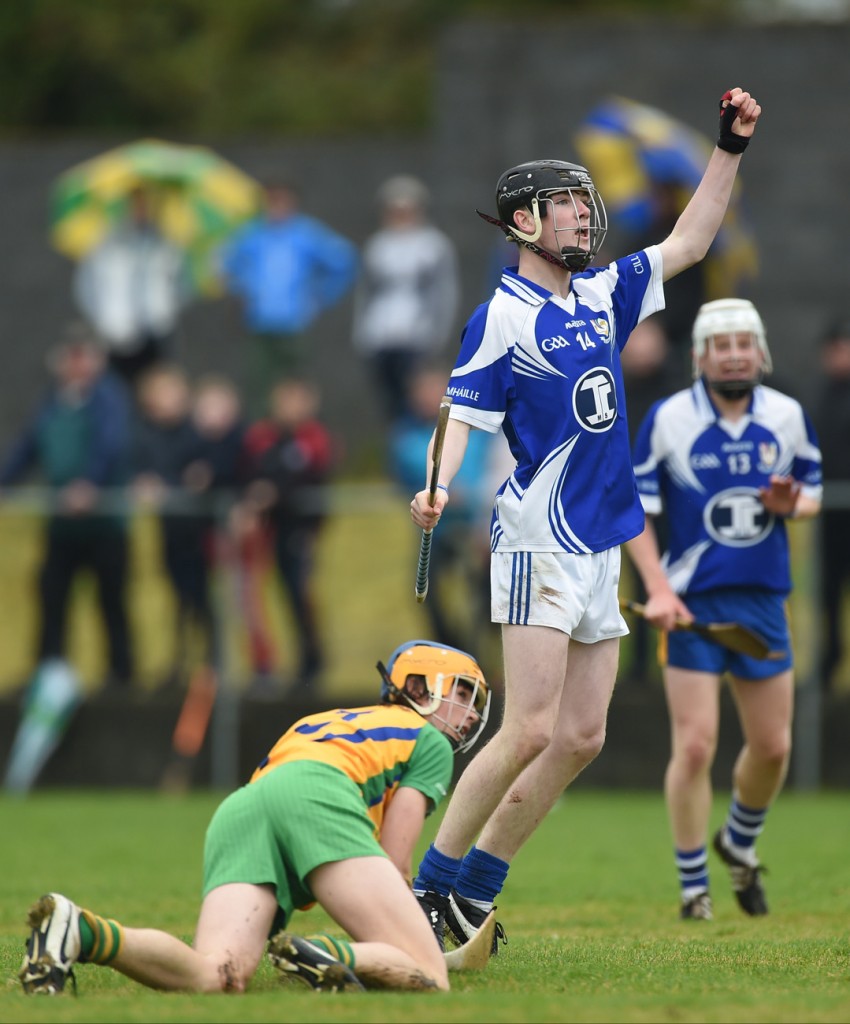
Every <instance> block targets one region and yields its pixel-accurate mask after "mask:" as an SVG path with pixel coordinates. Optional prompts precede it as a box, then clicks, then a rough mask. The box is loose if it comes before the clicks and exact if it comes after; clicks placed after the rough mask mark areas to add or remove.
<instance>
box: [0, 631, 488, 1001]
mask: <svg viewBox="0 0 850 1024" xmlns="http://www.w3.org/2000/svg"><path fill="white" fill-rule="evenodd" d="M378 668H379V671H380V672H381V678H382V685H381V703H380V704H376V705H372V706H369V707H362V708H350V709H336V710H332V711H327V712H324V713H321V714H315V715H309V716H307V717H306V718H302V719H301V720H300V721H298V722H296V723H295V724H294V725H293V726H292V727H291V728H290V729H289V730H287V732H286V733H285V734H284V735H283V736H281V738H280V739H279V740H278V742H277V743H276V744H275V745H274V747H273V748H272V750H271V751H270V752H269V754H268V755H267V756H266V757H264V758H263V760H262V761H261V762H260V765H259V766H258V768H257V770H256V771H255V772H254V774H253V776H252V778H251V781H250V782H249V783H248V784H247V785H245V786H243V787H241V788H240V789H238V790H236V791H235V792H234V793H232V794H230V796H228V797H227V798H226V799H225V800H224V802H223V803H222V804H221V805H220V806H219V808H218V810H217V811H216V812H215V814H214V816H213V819H212V821H211V823H210V825H209V828H208V830H207V836H206V843H205V847H204V886H203V892H204V898H203V903H202V905H201V910H200V915H199V917H198V924H197V928H196V932H195V941H194V944H193V945H192V946H189V945H187V944H186V943H184V942H181V941H180V940H179V939H177V938H175V937H174V936H172V935H169V934H168V933H166V932H162V931H158V930H154V929H149V928H130V927H124V926H122V925H120V924H119V923H118V922H116V921H113V920H111V919H107V918H103V917H100V916H98V915H97V914H94V913H92V912H91V911H89V910H85V909H82V908H80V907H78V906H77V905H76V904H74V903H72V902H71V900H69V899H68V898H67V897H66V896H63V895H61V894H59V893H48V894H47V895H45V896H42V897H41V898H40V899H39V900H38V901H37V902H36V903H35V904H34V905H33V907H32V908H31V909H30V913H29V926H30V928H31V930H32V931H31V935H30V938H29V941H28V943H27V951H26V955H25V957H24V963H23V966H22V968H21V972H20V978H21V982H22V984H23V987H24V991H25V992H28V993H46V994H54V993H57V992H61V991H62V990H63V989H64V987H65V984H66V981H67V979H68V978H69V977H71V978H72V979H73V967H74V964H75V963H93V964H108V965H109V966H111V967H113V968H114V969H115V970H117V971H120V972H121V973H122V974H125V975H127V976H128V977H130V978H133V979H134V980H136V981H139V982H141V983H142V984H144V985H148V986H149V987H151V988H157V989H168V990H178V991H189V992H216V991H231V992H243V991H244V990H245V988H246V987H247V985H248V983H249V981H250V979H251V978H252V976H253V974H254V972H255V971H256V970H257V967H258V965H259V963H260V960H261V958H262V956H263V952H264V950H265V949H266V944H267V943H268V955H269V957H270V959H271V961H272V963H273V964H274V965H275V966H276V967H277V968H278V969H279V970H280V971H281V973H282V976H283V977H284V978H287V979H289V978H292V979H296V980H299V981H302V982H305V983H306V984H308V985H310V986H311V987H312V988H315V989H321V990H325V991H343V990H346V989H359V988H364V987H375V988H397V989H419V990H421V989H447V988H448V987H449V982H448V974H447V964H446V960H445V959H444V956H443V954H442V952H441V950H440V948H439V945H438V943H437V940H436V938H435V937H434V934H433V932H432V930H431V927H430V925H429V922H428V920H427V918H426V917H425V916H424V915H423V914H422V911H421V909H420V907H419V905H418V903H417V901H416V898H415V896H414V895H413V893H412V892H411V890H410V886H409V879H410V874H411V858H412V855H413V851H414V846H415V844H416V842H417V840H418V838H419V835H420V832H421V830H422V826H423V823H424V821H425V817H426V815H427V814H428V813H430V811H432V810H433V809H434V807H435V806H436V805H437V804H438V803H439V802H440V800H441V799H442V798H443V797H444V796H445V795H446V792H447V790H448V787H449V785H450V783H451V778H452V751H453V750H454V751H455V752H456V751H459V750H468V749H469V748H470V747H471V746H472V744H473V743H474V742H475V740H476V739H477V738H478V736H479V735H480V733H481V730H482V729H483V727H484V724H485V723H486V720H487V714H488V710H489V704H490V692H489V688H488V686H487V683H486V681H485V679H484V676H483V674H482V672H481V669H480V668H479V666H478V664H477V663H476V661H475V660H474V658H472V657H471V656H470V655H468V654H465V653H464V652H463V651H458V650H456V649H454V648H451V647H443V646H440V645H438V644H433V643H430V642H429V641H425V640H414V641H412V642H410V643H406V644H403V645H402V646H400V647H398V648H397V649H396V650H395V651H394V652H393V654H392V656H391V657H390V659H389V663H388V665H387V667H386V668H385V667H384V666H383V664H382V663H380V662H379V663H378ZM314 902H316V903H318V904H320V905H321V906H322V907H323V908H324V909H325V911H327V913H328V914H329V915H330V916H331V917H332V918H333V919H334V921H336V922H337V924H339V925H340V926H341V927H342V928H343V929H344V930H345V931H346V932H347V933H348V936H350V940H349V939H340V938H332V937H330V936H327V935H321V936H312V937H310V938H309V939H304V938H301V937H299V936H297V935H294V934H292V933H291V932H288V931H285V930H284V929H285V927H286V926H287V924H288V923H289V920H290V917H291V916H292V913H293V911H294V910H295V909H296V908H303V909H306V908H307V906H308V905H310V904H312V903H314ZM75 984H76V982H75Z"/></svg>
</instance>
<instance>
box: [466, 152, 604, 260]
mask: <svg viewBox="0 0 850 1024" xmlns="http://www.w3.org/2000/svg"><path fill="white" fill-rule="evenodd" d="M558 193H566V194H567V195H568V196H569V198H570V201H571V202H572V204H573V210H574V212H575V217H576V222H577V223H578V221H579V209H578V201H579V200H581V202H583V203H584V205H585V206H586V207H587V208H588V209H589V211H590V220H589V223H588V224H587V231H588V234H589V248H587V249H584V248H582V247H581V246H578V245H575V244H570V242H572V243H575V241H576V239H575V235H576V229H575V228H556V229H555V237H556V239H558V236H559V234H560V235H566V236H568V237H567V238H566V239H565V241H564V244H563V245H561V244H559V246H558V251H557V253H552V252H549V251H548V250H547V249H543V248H542V247H541V246H539V245H537V244H536V242H537V240H538V238H540V234H541V232H542V231H543V223H542V222H543V218H544V217H546V216H553V217H554V213H555V210H554V203H553V202H552V199H551V197H552V196H553V195H555V194H558ZM547 203H548V204H549V206H551V207H552V208H551V210H549V209H547V205H546V204H547ZM496 207H497V209H498V211H499V217H500V218H501V220H496V219H495V218H493V217H488V216H487V215H486V214H483V213H481V212H480V211H478V215H479V216H480V217H483V218H484V220H486V221H488V222H490V223H491V224H496V225H497V226H499V227H501V228H502V229H503V230H504V231H505V233H506V235H507V237H508V239H509V240H510V241H513V242H516V243H517V244H519V245H524V246H525V247H526V248H527V249H530V250H531V252H533V253H534V254H535V255H537V256H542V257H543V259H545V260H547V261H548V262H550V263H554V264H555V265H556V266H559V267H562V268H563V269H565V270H569V271H571V272H572V273H579V272H581V271H582V270H585V269H586V268H587V267H588V266H589V265H590V264H591V262H592V261H593V259H594V258H595V257H596V255H597V253H598V252H599V250H600V249H601V247H602V243H603V242H604V240H605V235H606V234H607V232H608V218H607V214H606V212H605V204H604V203H603V202H602V197H601V196H600V195H599V193H598V192H597V191H596V186H595V185H594V184H593V180H592V178H591V177H590V174H589V173H588V172H587V169H586V168H584V167H581V166H580V165H579V164H570V163H567V162H566V161H564V160H532V161H530V162H529V163H525V164H519V165H518V166H517V167H511V168H510V169H509V170H507V171H505V172H504V174H503V175H502V176H501V177H500V178H499V181H498V182H497V184H496ZM520 209H528V210H529V211H530V212H531V215H532V217H533V218H534V230H533V231H531V232H526V231H522V230H521V229H520V228H518V227H517V226H516V224H514V213H515V212H516V211H517V210H520ZM569 236H572V238H571V239H570V238H569ZM559 241H560V239H559Z"/></svg>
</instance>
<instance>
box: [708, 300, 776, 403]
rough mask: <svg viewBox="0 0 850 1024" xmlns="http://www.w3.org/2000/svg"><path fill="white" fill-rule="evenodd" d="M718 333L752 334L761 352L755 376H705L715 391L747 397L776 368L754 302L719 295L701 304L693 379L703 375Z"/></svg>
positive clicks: (732, 397) (734, 396)
mask: <svg viewBox="0 0 850 1024" xmlns="http://www.w3.org/2000/svg"><path fill="white" fill-rule="evenodd" d="M719 334H750V335H752V336H753V337H754V338H755V341H756V347H757V348H758V350H759V351H760V352H761V354H762V365H761V367H760V369H759V371H758V374H757V375H756V377H750V378H742V379H741V380H720V381H713V380H709V379H708V378H706V384H707V385H708V386H709V387H710V388H711V389H712V391H716V392H717V393H718V394H721V395H724V396H725V397H727V398H731V399H737V398H745V397H746V396H747V395H749V394H751V393H752V390H753V388H755V387H756V386H757V385H759V384H760V383H761V381H762V378H763V377H764V375H765V374H766V373H770V372H771V371H772V370H773V360H772V359H771V357H770V349H769V348H768V347H767V336H766V334H765V330H764V324H763V323H762V319H761V317H760V316H759V314H758V311H757V310H756V307H755V306H754V305H753V304H752V302H749V301H748V300H747V299H716V300H715V301H714V302H706V303H704V304H703V305H702V306H700V308H699V311H698V313H697V316H696V319H695V320H694V326H693V331H692V339H693V348H692V371H693V377H694V380H697V379H698V378H699V377H700V376H701V375H702V369H701V367H700V362H701V360H702V359H703V358H704V357H705V355H706V354H707V352H708V346H709V344H710V342H711V340H712V338H714V337H716V336H717V335H719Z"/></svg>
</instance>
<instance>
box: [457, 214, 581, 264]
mask: <svg viewBox="0 0 850 1024" xmlns="http://www.w3.org/2000/svg"><path fill="white" fill-rule="evenodd" d="M532 202H533V203H534V204H535V205H534V219H535V224H536V225H537V230H536V231H535V232H534V233H533V234H526V232H524V231H520V229H519V228H513V227H511V226H510V225H509V224H506V223H505V222H504V221H503V220H498V219H497V218H496V217H491V216H490V215H489V214H487V213H482V212H481V211H480V210H476V211H475V212H476V213H477V214H478V216H479V217H480V218H481V219H482V220H486V221H487V223H488V224H495V225H496V227H497V228H501V229H502V231H504V232H505V235H506V236H507V238H508V241H510V242H516V243H517V244H519V245H524V246H525V248H526V249H528V250H529V251H530V252H533V253H534V255H535V256H539V257H540V258H541V259H544V260H546V262H547V263H551V264H552V265H553V266H555V267H559V268H560V269H561V270H569V271H570V273H580V272H581V271H582V270H586V269H587V265H588V264H589V263H590V253H589V252H587V250H586V249H578V248H575V247H573V246H566V245H565V246H564V247H563V248H562V249H561V255H560V256H555V255H554V254H553V253H551V252H549V251H548V250H547V249H543V248H541V247H540V246H539V245H535V240H536V239H538V238H539V237H540V232H541V231H542V230H543V228H542V224H541V223H540V214H539V212H538V210H537V205H536V204H537V200H536V199H534V200H532Z"/></svg>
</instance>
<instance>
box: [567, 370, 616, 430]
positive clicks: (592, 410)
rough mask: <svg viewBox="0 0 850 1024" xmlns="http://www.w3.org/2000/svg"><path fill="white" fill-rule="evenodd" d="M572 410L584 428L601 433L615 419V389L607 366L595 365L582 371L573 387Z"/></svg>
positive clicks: (611, 424) (607, 428) (612, 423)
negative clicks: (584, 371)
mask: <svg viewBox="0 0 850 1024" xmlns="http://www.w3.org/2000/svg"><path fill="white" fill-rule="evenodd" d="M573 412H574V413H575V417H576V419H577V420H578V422H579V423H580V424H581V425H582V426H583V427H584V429H585V430H590V431H592V432H593V433H594V434H601V433H603V432H604V431H606V430H610V429H611V427H613V426H614V423H615V422H616V419H617V390H616V386H615V384H614V375H613V374H612V373H611V371H610V370H609V369H607V367H604V366H595V367H594V368H593V369H592V370H588V371H587V372H586V373H583V374H582V375H581V377H579V379H578V380H577V381H576V384H575V387H574V388H573Z"/></svg>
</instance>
